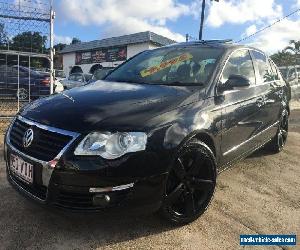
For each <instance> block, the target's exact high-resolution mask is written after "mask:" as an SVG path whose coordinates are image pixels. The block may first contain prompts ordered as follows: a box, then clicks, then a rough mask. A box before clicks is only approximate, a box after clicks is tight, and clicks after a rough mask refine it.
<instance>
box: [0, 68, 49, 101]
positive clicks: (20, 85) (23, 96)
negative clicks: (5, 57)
mask: <svg viewBox="0 0 300 250" xmlns="http://www.w3.org/2000/svg"><path fill="white" fill-rule="evenodd" d="M49 94H50V78H49V73H48V74H47V73H38V72H36V71H34V70H31V69H29V68H27V67H23V66H17V65H15V66H6V65H1V66H0V98H1V97H2V98H3V97H9V98H18V96H19V99H20V100H28V99H37V98H39V97H41V96H47V95H49Z"/></svg>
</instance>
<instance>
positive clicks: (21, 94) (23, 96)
mask: <svg viewBox="0 0 300 250" xmlns="http://www.w3.org/2000/svg"><path fill="white" fill-rule="evenodd" d="M18 97H19V99H20V100H22V101H24V100H27V99H28V91H27V90H26V89H24V88H20V89H19V90H18V92H17V98H18Z"/></svg>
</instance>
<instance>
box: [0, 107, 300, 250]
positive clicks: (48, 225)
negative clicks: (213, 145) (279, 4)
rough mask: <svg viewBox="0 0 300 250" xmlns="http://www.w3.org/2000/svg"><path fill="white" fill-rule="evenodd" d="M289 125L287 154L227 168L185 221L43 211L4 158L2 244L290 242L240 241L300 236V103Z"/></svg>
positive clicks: (0, 168)
mask: <svg viewBox="0 0 300 250" xmlns="http://www.w3.org/2000/svg"><path fill="white" fill-rule="evenodd" d="M290 127H291V131H292V132H290V134H289V141H288V144H287V147H286V149H285V150H284V151H283V152H282V153H280V154H277V155H269V154H268V153H267V152H263V151H260V152H258V153H256V154H254V155H252V156H251V157H249V158H247V159H246V160H243V161H242V162H240V163H238V164H236V165H235V166H234V167H232V168H231V169H229V170H227V171H225V172H223V173H222V174H221V175H220V176H219V178H218V185H217V190H216V194H215V198H214V200H213V202H212V204H211V206H210V208H209V209H208V211H207V212H206V213H205V214H204V215H203V216H202V217H201V218H200V219H198V220H197V221H196V222H194V223H192V224H190V225H187V226H184V227H182V228H172V227H170V226H167V225H165V224H164V223H163V222H161V221H160V220H159V219H158V218H157V217H156V216H154V215H148V216H139V217H129V216H124V215H107V214H106V215H103V214H100V215H97V216H91V215H80V216H78V215H70V214H65V213H62V212H57V211H51V210H49V209H47V210H46V209H44V208H41V207H39V206H37V205H35V204H33V203H31V202H30V201H28V200H26V199H25V198H23V197H22V196H20V195H19V194H18V193H16V192H15V191H14V190H13V189H12V188H11V187H10V186H9V185H8V183H7V181H6V179H5V172H4V163H3V162H2V159H1V160H0V161H1V162H0V249H214V250H215V249H287V248H280V247H265V248H259V247H249V248H241V247H240V246H239V235H240V234H258V233H259V234H264V233H266V234H290V233H296V234H297V235H298V238H299V236H300V110H298V111H293V115H292V118H291V126H290ZM0 139H1V138H0ZM298 241H299V239H298ZM298 244H299V243H298ZM293 249H296V247H295V248H293ZM298 249H300V247H299V245H298Z"/></svg>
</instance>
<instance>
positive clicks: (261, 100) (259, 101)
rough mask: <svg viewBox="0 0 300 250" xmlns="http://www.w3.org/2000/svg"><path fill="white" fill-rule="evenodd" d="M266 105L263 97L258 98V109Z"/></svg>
mask: <svg viewBox="0 0 300 250" xmlns="http://www.w3.org/2000/svg"><path fill="white" fill-rule="evenodd" d="M264 105H265V99H264V98H263V97H260V98H258V99H257V100H256V106H257V107H259V108H260V107H262V106H264Z"/></svg>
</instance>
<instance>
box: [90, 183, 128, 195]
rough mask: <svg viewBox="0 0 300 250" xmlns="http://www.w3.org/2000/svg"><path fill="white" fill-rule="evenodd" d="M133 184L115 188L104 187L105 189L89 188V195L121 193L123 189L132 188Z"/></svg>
mask: <svg viewBox="0 0 300 250" xmlns="http://www.w3.org/2000/svg"><path fill="white" fill-rule="evenodd" d="M133 186H134V183H129V184H125V185H120V186H115V187H105V188H90V190H89V192H90V193H105V192H114V191H121V190H125V189H129V188H132V187H133Z"/></svg>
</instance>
